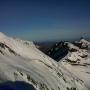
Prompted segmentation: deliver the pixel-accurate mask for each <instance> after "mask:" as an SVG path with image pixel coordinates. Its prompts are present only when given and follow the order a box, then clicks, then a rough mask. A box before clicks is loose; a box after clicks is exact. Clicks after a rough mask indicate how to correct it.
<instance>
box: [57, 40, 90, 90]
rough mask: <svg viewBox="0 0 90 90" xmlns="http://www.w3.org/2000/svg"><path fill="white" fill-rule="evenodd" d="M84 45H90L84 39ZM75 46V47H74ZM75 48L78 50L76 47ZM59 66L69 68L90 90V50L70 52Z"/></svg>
mask: <svg viewBox="0 0 90 90" xmlns="http://www.w3.org/2000/svg"><path fill="white" fill-rule="evenodd" d="M80 42H82V43H83V44H84V45H88V46H89V45H90V42H89V41H86V40H84V39H82V40H81V41H80ZM73 46H74V45H73ZM73 48H75V49H76V46H74V47H73ZM59 64H60V65H61V64H62V65H63V66H64V67H65V68H67V69H68V70H69V71H70V72H71V73H72V74H74V75H75V76H76V77H78V78H79V79H80V80H82V81H83V82H84V83H85V85H86V87H87V88H89V90H90V50H89V49H88V50H85V49H80V48H79V49H77V51H74V52H69V53H68V55H67V56H66V57H65V58H63V59H62V60H60V62H59Z"/></svg>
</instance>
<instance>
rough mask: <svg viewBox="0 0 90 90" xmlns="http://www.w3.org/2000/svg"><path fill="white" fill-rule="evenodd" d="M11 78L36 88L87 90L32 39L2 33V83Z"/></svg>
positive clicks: (0, 39) (0, 63)
mask: <svg viewBox="0 0 90 90" xmlns="http://www.w3.org/2000/svg"><path fill="white" fill-rule="evenodd" d="M8 81H13V82H14V81H24V82H26V83H29V84H31V85H33V86H34V88H35V89H36V90H88V89H87V87H86V86H85V85H84V83H83V82H82V81H81V80H80V79H79V78H77V77H76V76H74V75H73V74H71V73H70V72H69V71H68V70H67V69H66V68H65V67H64V66H63V65H62V64H60V66H59V67H58V64H57V62H55V61H54V60H53V59H51V58H50V57H48V56H47V55H45V54H44V53H42V52H41V51H39V50H38V49H37V48H36V47H35V45H34V44H33V42H29V41H23V40H20V39H19V40H18V39H13V38H10V37H7V36H5V35H4V34H3V33H0V83H5V82H8ZM10 90H11V89H10ZM15 90H17V89H15ZM30 90H31V89H30Z"/></svg>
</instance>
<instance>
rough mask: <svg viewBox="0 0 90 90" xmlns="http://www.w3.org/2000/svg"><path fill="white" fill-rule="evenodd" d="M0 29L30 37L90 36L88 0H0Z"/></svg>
mask: <svg viewBox="0 0 90 90" xmlns="http://www.w3.org/2000/svg"><path fill="white" fill-rule="evenodd" d="M0 31H1V32H3V33H5V34H7V35H9V36H13V37H19V38H23V39H28V40H33V41H47V40H59V39H60V40H61V39H75V38H79V37H81V36H84V37H87V38H90V0H0Z"/></svg>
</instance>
